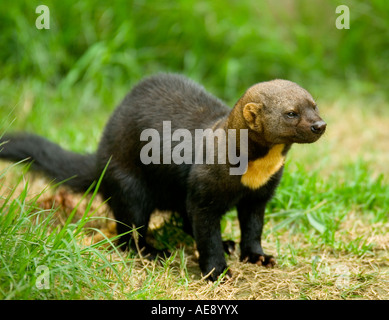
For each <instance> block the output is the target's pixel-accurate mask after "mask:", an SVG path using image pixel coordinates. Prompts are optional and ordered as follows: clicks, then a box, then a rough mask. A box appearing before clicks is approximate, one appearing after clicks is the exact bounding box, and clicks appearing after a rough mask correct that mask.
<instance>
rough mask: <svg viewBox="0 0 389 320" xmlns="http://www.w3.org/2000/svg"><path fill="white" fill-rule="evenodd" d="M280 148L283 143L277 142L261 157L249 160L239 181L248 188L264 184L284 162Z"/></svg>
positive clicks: (256, 187) (282, 146) (255, 187)
mask: <svg viewBox="0 0 389 320" xmlns="http://www.w3.org/2000/svg"><path fill="white" fill-rule="evenodd" d="M282 150H284V145H283V144H277V145H275V146H274V147H273V148H271V149H270V150H269V152H268V153H267V155H266V156H264V157H263V158H259V159H257V160H254V161H249V163H248V165H247V171H246V172H245V174H243V175H242V178H241V180H240V181H241V183H242V184H243V185H244V186H246V187H249V188H250V189H258V188H259V187H262V186H263V185H265V184H266V182H268V181H269V179H270V178H271V176H272V175H273V174H275V173H276V172H277V171H278V170H280V169H281V167H282V166H283V164H284V162H285V156H283V155H282Z"/></svg>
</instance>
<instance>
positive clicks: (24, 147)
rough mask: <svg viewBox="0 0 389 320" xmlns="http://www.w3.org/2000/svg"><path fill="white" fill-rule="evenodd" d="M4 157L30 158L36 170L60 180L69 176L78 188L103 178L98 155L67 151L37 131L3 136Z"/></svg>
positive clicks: (1, 152)
mask: <svg viewBox="0 0 389 320" xmlns="http://www.w3.org/2000/svg"><path fill="white" fill-rule="evenodd" d="M0 158H2V159H7V160H11V161H21V160H24V159H28V161H31V162H32V165H31V168H32V169H33V170H37V171H41V172H43V173H45V174H46V175H48V176H49V177H50V178H53V179H55V181H56V182H61V181H64V180H66V181H65V182H64V184H65V185H67V186H70V187H71V188H72V189H74V190H76V191H86V190H87V189H88V188H89V187H90V186H91V184H92V183H93V181H95V180H97V179H98V178H99V173H98V172H97V168H96V155H94V154H88V155H81V154H77V153H74V152H70V151H66V150H64V149H62V148H61V147H60V146H58V145H56V144H54V143H53V142H50V141H49V140H47V139H45V138H43V137H40V136H37V135H33V134H26V133H20V134H15V135H4V136H3V137H0Z"/></svg>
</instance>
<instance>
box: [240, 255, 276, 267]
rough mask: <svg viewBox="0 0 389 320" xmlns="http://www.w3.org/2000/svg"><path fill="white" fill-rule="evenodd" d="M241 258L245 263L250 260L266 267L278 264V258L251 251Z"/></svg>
mask: <svg viewBox="0 0 389 320" xmlns="http://www.w3.org/2000/svg"><path fill="white" fill-rule="evenodd" d="M240 260H241V261H243V262H245V263H247V262H250V263H254V264H257V265H259V266H264V267H266V268H273V267H274V266H275V265H276V259H275V258H274V257H273V256H271V255H267V254H259V253H251V254H249V255H245V256H243V257H241V259H240Z"/></svg>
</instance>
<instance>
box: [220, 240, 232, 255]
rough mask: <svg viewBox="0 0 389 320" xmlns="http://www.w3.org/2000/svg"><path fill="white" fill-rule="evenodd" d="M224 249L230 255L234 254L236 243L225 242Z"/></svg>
mask: <svg viewBox="0 0 389 320" xmlns="http://www.w3.org/2000/svg"><path fill="white" fill-rule="evenodd" d="M223 249H224V252H225V253H227V254H228V255H231V254H233V253H234V252H235V242H234V241H232V240H225V241H223Z"/></svg>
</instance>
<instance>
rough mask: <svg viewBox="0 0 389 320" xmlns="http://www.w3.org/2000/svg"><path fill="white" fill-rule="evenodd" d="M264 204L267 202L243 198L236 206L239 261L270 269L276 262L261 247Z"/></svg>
mask: <svg viewBox="0 0 389 320" xmlns="http://www.w3.org/2000/svg"><path fill="white" fill-rule="evenodd" d="M266 203H267V201H263V200H262V201H258V200H257V199H254V198H245V199H242V200H241V201H240V203H239V204H238V206H237V209H238V218H239V223H240V229H241V243H240V249H241V255H240V260H241V261H244V262H251V263H255V264H258V265H263V266H265V267H268V268H271V267H273V266H274V265H275V264H276V260H275V259H274V257H273V256H271V255H267V254H265V253H264V252H263V249H262V245H261V236H262V230H263V220H264V215H265V207H266Z"/></svg>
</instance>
